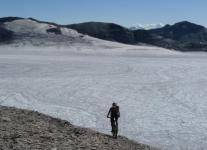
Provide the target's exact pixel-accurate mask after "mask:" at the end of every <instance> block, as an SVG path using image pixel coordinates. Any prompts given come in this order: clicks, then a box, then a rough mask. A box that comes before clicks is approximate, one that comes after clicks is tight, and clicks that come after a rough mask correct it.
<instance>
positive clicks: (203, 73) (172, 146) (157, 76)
mask: <svg viewBox="0 0 207 150" xmlns="http://www.w3.org/2000/svg"><path fill="white" fill-rule="evenodd" d="M106 43H107V42H105V43H104V41H103V44H102V45H101V46H100V43H99V44H97V42H94V43H93V45H94V46H92V47H90V46H88V47H84V46H78V45H75V46H73V47H66V48H64V47H60V48H56V47H48V48H46V47H42V48H41V47H39V48H38V47H36V48H35V47H23V48H20V47H19V48H14V47H13V48H12V47H3V46H2V47H0V105H6V106H15V107H18V108H26V109H32V110H37V111H39V112H43V113H46V114H49V115H52V116H55V117H59V118H62V119H66V120H68V121H70V122H71V123H74V124H75V125H79V126H84V127H89V128H93V129H96V130H98V131H101V132H104V133H108V134H110V132H109V131H110V123H109V120H108V119H107V118H106V114H107V112H108V109H109V107H110V106H111V103H112V102H117V103H118V104H119V105H120V110H121V118H120V120H119V122H120V123H119V131H120V134H121V135H124V136H127V137H129V138H131V139H134V140H136V141H138V142H142V143H146V144H150V145H152V146H156V147H160V148H162V149H167V150H184V149H185V150H201V149H206V147H207V54H206V53H179V52H174V51H169V50H165V49H161V48H156V47H147V46H127V45H123V44H117V43H114V45H113V44H112V43H113V42H108V43H110V44H109V46H108V47H107V46H105V45H107V44H106Z"/></svg>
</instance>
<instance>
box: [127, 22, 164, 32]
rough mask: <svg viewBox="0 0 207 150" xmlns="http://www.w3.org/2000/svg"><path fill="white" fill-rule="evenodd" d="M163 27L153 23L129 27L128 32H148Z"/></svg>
mask: <svg viewBox="0 0 207 150" xmlns="http://www.w3.org/2000/svg"><path fill="white" fill-rule="evenodd" d="M162 27H164V24H163V23H158V24H156V23H153V24H137V25H134V26H131V27H129V29H130V30H139V29H141V30H149V29H157V28H162Z"/></svg>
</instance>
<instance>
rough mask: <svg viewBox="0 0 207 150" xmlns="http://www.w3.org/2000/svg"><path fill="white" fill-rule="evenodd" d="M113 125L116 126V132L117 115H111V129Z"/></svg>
mask: <svg viewBox="0 0 207 150" xmlns="http://www.w3.org/2000/svg"><path fill="white" fill-rule="evenodd" d="M114 127H117V132H118V117H111V128H112V131H114Z"/></svg>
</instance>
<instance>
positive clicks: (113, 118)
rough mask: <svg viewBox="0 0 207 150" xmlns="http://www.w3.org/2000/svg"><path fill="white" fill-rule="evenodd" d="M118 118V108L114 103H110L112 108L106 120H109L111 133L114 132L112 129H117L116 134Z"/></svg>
mask: <svg viewBox="0 0 207 150" xmlns="http://www.w3.org/2000/svg"><path fill="white" fill-rule="evenodd" d="M119 117H120V111H119V106H118V105H117V104H116V103H112V107H111V108H110V109H109V112H108V114H107V118H110V119H111V128H112V130H111V132H112V133H113V132H114V127H117V132H118V118H119Z"/></svg>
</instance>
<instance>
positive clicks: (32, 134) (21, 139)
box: [0, 106, 155, 150]
mask: <svg viewBox="0 0 207 150" xmlns="http://www.w3.org/2000/svg"><path fill="white" fill-rule="evenodd" d="M0 129H1V131H0V133H1V134H0V149H1V150H10V149H15V150H24V149H25V150H26V149H27V150H28V149H30V150H32V149H35V150H36V149H44V150H47V149H50V150H51V149H53V150H64V149H70V150H73V149H74V150H78V149H84V150H89V149H90V150H99V149H100V150H112V149H117V150H155V149H153V148H150V147H149V146H146V145H143V144H138V143H135V142H133V141H130V140H128V139H127V138H125V137H118V139H113V138H111V137H110V136H108V135H105V134H101V133H98V132H95V131H92V130H90V129H86V128H80V127H76V126H73V125H72V124H70V123H69V122H67V121H63V120H60V119H55V118H52V117H49V116H46V115H43V114H41V113H38V112H33V111H28V110H20V109H16V108H9V107H2V106H0Z"/></svg>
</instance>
